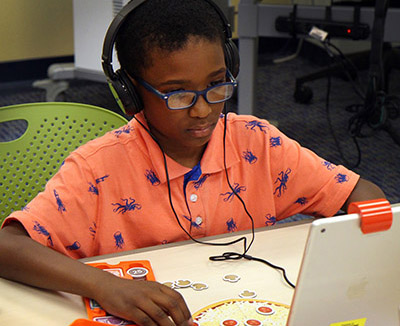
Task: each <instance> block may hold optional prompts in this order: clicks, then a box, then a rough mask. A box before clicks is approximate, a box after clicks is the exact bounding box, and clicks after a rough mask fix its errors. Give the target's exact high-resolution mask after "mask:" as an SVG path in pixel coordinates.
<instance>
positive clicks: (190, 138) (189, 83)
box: [135, 37, 226, 165]
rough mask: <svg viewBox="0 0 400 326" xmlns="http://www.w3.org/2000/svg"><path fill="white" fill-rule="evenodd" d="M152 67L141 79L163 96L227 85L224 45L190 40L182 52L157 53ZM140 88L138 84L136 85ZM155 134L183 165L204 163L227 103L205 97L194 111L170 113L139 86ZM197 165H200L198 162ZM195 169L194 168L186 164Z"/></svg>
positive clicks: (199, 101) (199, 99) (163, 104)
mask: <svg viewBox="0 0 400 326" xmlns="http://www.w3.org/2000/svg"><path fill="white" fill-rule="evenodd" d="M151 62H152V66H151V67H150V68H148V69H146V70H145V71H144V72H143V73H142V76H141V78H142V79H143V80H145V81H146V82H147V83H149V84H150V85H152V86H153V87H154V88H155V89H157V90H158V91H160V92H162V93H168V92H172V91H176V90H197V91H200V90H203V89H205V88H207V87H210V86H213V85H216V84H219V83H223V82H225V81H226V77H225V76H226V66H225V60H224V53H223V48H222V45H221V43H220V42H210V41H208V40H205V39H200V38H194V37H193V38H190V39H189V41H188V43H187V45H186V46H185V47H184V48H183V49H181V50H178V51H174V52H169V53H168V52H165V51H154V52H153V53H151ZM135 84H136V85H137V83H135ZM136 87H137V89H138V91H139V93H140V95H141V97H142V100H143V104H144V113H145V116H146V119H147V122H148V124H149V126H150V129H151V131H152V133H153V134H154V135H155V136H156V137H157V139H158V140H159V142H160V144H161V145H162V147H163V149H164V151H165V152H166V153H167V154H168V155H169V156H171V157H172V158H174V159H176V160H177V161H178V162H179V161H180V163H183V162H185V160H183V161H181V160H180V159H179V157H180V156H182V155H183V156H188V158H189V157H192V158H193V159H197V160H198V159H200V157H201V154H202V152H203V150H204V148H205V146H206V144H207V142H208V141H209V139H210V137H211V134H212V132H213V130H214V128H215V126H216V124H217V121H218V119H219V116H220V114H221V111H222V109H223V107H224V103H218V104H208V103H207V102H206V101H205V99H204V98H203V97H202V96H199V97H198V99H197V102H196V103H195V104H194V105H193V106H192V107H190V108H187V109H182V110H170V109H168V108H167V106H166V103H165V101H164V100H163V99H160V98H159V97H157V96H156V95H155V94H153V93H151V92H150V91H148V90H146V89H144V88H143V87H142V86H140V85H137V86H136ZM196 163H197V162H196ZM185 165H192V164H185Z"/></svg>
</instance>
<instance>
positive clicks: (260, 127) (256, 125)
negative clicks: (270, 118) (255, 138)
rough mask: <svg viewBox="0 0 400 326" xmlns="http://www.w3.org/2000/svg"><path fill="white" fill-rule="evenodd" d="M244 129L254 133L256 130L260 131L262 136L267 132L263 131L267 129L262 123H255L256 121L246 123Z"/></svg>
mask: <svg viewBox="0 0 400 326" xmlns="http://www.w3.org/2000/svg"><path fill="white" fill-rule="evenodd" d="M245 127H246V128H247V129H249V130H253V131H254V132H255V131H256V130H257V128H258V130H260V131H262V132H263V133H264V134H266V133H267V132H266V131H265V129H269V127H268V126H267V125H266V124H265V123H262V122H261V121H257V120H252V121H248V122H246V125H245Z"/></svg>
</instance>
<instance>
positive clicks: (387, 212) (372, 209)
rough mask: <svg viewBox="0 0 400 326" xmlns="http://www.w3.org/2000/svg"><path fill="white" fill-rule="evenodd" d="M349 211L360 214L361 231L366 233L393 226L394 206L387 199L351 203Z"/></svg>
mask: <svg viewBox="0 0 400 326" xmlns="http://www.w3.org/2000/svg"><path fill="white" fill-rule="evenodd" d="M347 213H348V214H352V213H358V214H360V217H361V231H362V233H364V234H366V233H373V232H380V231H386V230H388V229H390V227H391V226H392V221H393V213H392V208H391V206H390V203H389V202H388V201H387V200H386V199H374V200H368V201H361V202H354V203H350V205H349V207H348V210H347Z"/></svg>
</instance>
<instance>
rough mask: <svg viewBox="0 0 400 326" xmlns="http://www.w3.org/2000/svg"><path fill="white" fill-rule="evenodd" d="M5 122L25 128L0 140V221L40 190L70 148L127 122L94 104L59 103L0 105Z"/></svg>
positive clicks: (0, 122) (0, 114)
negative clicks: (4, 139)
mask: <svg viewBox="0 0 400 326" xmlns="http://www.w3.org/2000/svg"><path fill="white" fill-rule="evenodd" d="M11 121H15V123H17V121H19V122H20V123H21V124H24V125H25V124H26V125H27V128H26V130H25V131H24V133H23V134H22V135H21V136H20V137H19V138H17V139H14V140H11V141H8V142H4V141H1V140H0V224H1V223H2V222H3V220H4V218H6V217H7V216H8V215H9V214H10V213H11V212H12V211H14V210H20V209H23V208H24V207H25V206H26V204H27V203H28V202H29V201H30V200H31V199H32V198H33V197H35V196H36V195H37V194H38V193H39V192H40V191H42V190H43V189H44V186H45V184H46V182H47V181H48V180H49V179H50V178H51V177H52V176H53V174H54V173H55V172H56V171H57V170H58V169H59V167H60V166H61V164H62V162H63V160H64V159H65V157H66V156H67V155H68V154H69V153H70V152H71V151H73V150H74V149H76V148H77V147H78V146H80V145H82V144H84V143H86V142H87V141H89V140H91V139H94V138H96V137H99V136H101V135H103V134H105V133H106V132H107V131H110V130H112V129H115V128H118V127H120V126H122V125H124V124H126V123H127V122H128V121H127V120H126V119H125V118H124V117H122V116H120V115H118V114H117V113H114V112H112V111H109V110H106V109H103V108H100V107H96V106H92V105H86V104H80V103H63V102H45V103H28V104H19V105H11V106H5V107H0V127H1V128H4V126H5V125H6V122H11ZM2 123H4V124H3V126H1V124H2ZM3 130H4V129H3Z"/></svg>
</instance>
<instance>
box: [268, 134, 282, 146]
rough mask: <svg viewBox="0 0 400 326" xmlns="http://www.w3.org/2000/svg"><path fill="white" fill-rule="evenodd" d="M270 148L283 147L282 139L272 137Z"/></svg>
mask: <svg viewBox="0 0 400 326" xmlns="http://www.w3.org/2000/svg"><path fill="white" fill-rule="evenodd" d="M269 146H270V147H278V146H282V140H281V137H280V136H278V137H271V138H270V139H269Z"/></svg>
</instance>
